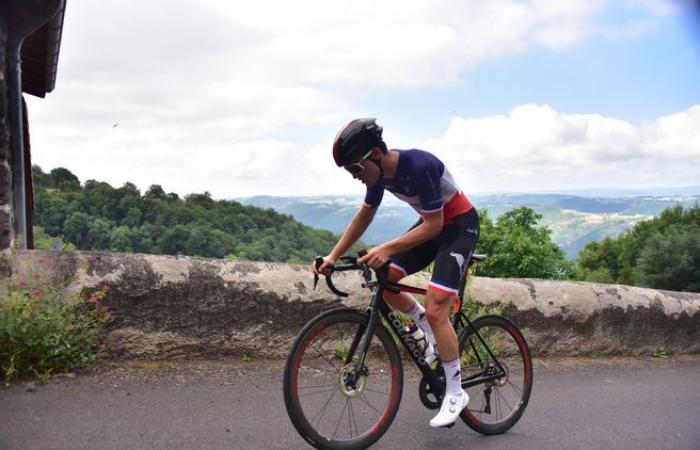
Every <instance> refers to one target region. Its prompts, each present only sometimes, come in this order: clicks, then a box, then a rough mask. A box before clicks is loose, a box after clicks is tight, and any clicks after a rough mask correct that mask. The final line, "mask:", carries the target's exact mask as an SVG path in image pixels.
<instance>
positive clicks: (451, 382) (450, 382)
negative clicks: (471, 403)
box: [442, 358, 464, 395]
mask: <svg viewBox="0 0 700 450" xmlns="http://www.w3.org/2000/svg"><path fill="white" fill-rule="evenodd" d="M442 366H443V367H444V368H445V381H446V386H445V391H446V394H447V395H463V394H464V391H463V390H462V371H461V369H462V367H461V364H460V361H459V358H455V359H453V360H451V361H443V362H442Z"/></svg>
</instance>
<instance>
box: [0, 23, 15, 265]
mask: <svg viewBox="0 0 700 450" xmlns="http://www.w3.org/2000/svg"><path fill="white" fill-rule="evenodd" d="M8 106H9V92H8V89H7V27H6V25H5V23H4V22H3V20H2V19H1V18H0V253H2V252H3V251H5V250H7V249H8V248H10V247H11V246H12V239H13V234H14V233H13V232H12V227H13V225H12V223H13V216H12V170H11V169H10V158H11V156H10V155H11V152H10V133H9V127H10V118H9V116H8V114H9V113H8Z"/></svg>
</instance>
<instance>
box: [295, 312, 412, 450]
mask: <svg viewBox="0 0 700 450" xmlns="http://www.w3.org/2000/svg"><path fill="white" fill-rule="evenodd" d="M368 323H369V315H368V314H367V313H363V312H360V311H357V310H355V309H351V308H338V309H334V310H330V311H327V312H325V313H321V314H319V315H318V316H316V317H315V318H313V319H312V320H311V321H309V322H308V323H307V324H306V325H305V326H304V328H302V330H301V331H300V332H299V334H298V336H297V338H296V340H295V341H294V344H293V345H292V348H291V351H290V353H289V356H288V357H287V361H286V364H285V368H284V380H283V384H284V403H285V406H286V408H287V414H288V415H289V418H290V420H291V422H292V424H293V425H294V428H295V429H296V430H297V432H298V433H299V434H300V435H301V436H302V437H303V438H304V439H305V440H306V441H307V442H308V443H309V444H311V445H312V446H314V447H316V448H318V449H323V450H326V449H328V450H360V449H365V448H367V447H369V446H370V445H372V444H374V443H375V442H376V441H377V440H379V438H381V437H382V435H383V434H384V433H385V432H386V431H387V430H388V429H389V426H390V425H391V423H392V422H393V420H394V418H395V417H396V413H397V411H398V409H399V404H400V402H401V395H402V392H403V370H402V366H401V357H400V354H399V351H398V348H397V347H396V344H395V342H394V340H393V339H392V336H391V334H390V333H389V331H387V329H386V328H385V326H384V325H383V324H382V323H381V321H380V322H379V323H378V324H377V327H376V330H375V333H374V336H373V337H372V345H371V347H370V350H369V351H368V356H367V360H366V363H365V365H366V366H367V367H368V371H369V373H368V374H367V375H366V376H365V377H364V378H365V380H364V381H362V382H361V383H360V382H358V385H360V384H361V385H362V387H361V388H359V394H358V393H355V391H352V390H350V392H348V388H347V387H345V388H344V387H343V386H344V385H343V381H342V380H343V375H344V374H346V373H348V372H347V370H349V369H348V367H350V366H352V365H353V364H352V360H353V358H354V357H355V355H353V354H351V353H354V352H353V351H352V341H353V338H354V335H356V334H358V330H361V333H362V335H363V336H364V334H365V333H364V330H365V329H366V327H367V324H368ZM347 334H351V335H352V336H346V335H347ZM324 337H327V339H328V340H327V342H325V344H327V345H326V348H324V342H323V341H322V339H323V338H324ZM362 339H363V340H364V338H362ZM319 342H320V343H319ZM349 342H350V346H349V347H350V348H349V349H348V352H347V354H343V352H342V351H341V352H340V353H339V351H338V348H345V347H343V346H344V345H346V344H347V343H349ZM339 346H340V347H339ZM356 348H361V347H360V345H356ZM340 357H343V358H344V360H343V361H342V364H344V365H343V366H342V367H340V368H338V366H339V365H340V364H341V363H339V361H340ZM324 360H325V361H324ZM324 370H325V371H326V372H328V373H330V375H329V376H328V377H326V375H325V374H324V373H323V372H324ZM302 377H305V378H303V381H302ZM307 378H308V379H309V380H312V381H307ZM328 382H330V386H328V385H324V384H317V383H328ZM387 383H388V384H389V386H388V389H387V386H386V385H387ZM369 386H372V388H370V387H369ZM324 387H329V390H327V391H325V394H324V395H320V393H323V392H324V391H319V390H318V389H322V388H324ZM375 388H377V389H375ZM328 394H330V397H329V398H328V400H327V401H326V403H325V404H324V406H322V407H321V409H322V411H321V412H318V411H317V412H316V413H315V414H314V415H313V416H312V415H311V414H312V413H313V411H312V410H315V409H314V408H313V405H312V403H313V402H322V401H323V399H324V398H326V397H327V396H328ZM336 395H338V397H339V398H340V401H341V403H342V402H343V401H344V402H345V405H344V406H343V410H342V412H341V413H340V416H339V417H338V421H337V423H338V425H336V429H335V431H334V432H333V434H332V435H331V433H330V431H329V430H330V428H332V422H330V427H326V422H328V421H327V420H326V419H325V418H323V416H324V415H325V411H326V410H328V409H330V408H331V406H333V403H334V400H333V399H334V397H336ZM349 395H352V397H350V396H349ZM367 395H378V396H380V398H384V397H386V400H385V401H384V400H379V401H376V402H375V403H371V402H370V401H369V399H368V398H367ZM314 397H315V398H314ZM319 397H320V399H318V398H319ZM384 402H385V403H384ZM382 405H383V406H382ZM354 408H357V412H358V413H360V416H359V419H358V417H355V411H356V409H354ZM346 409H347V410H348V413H347V416H348V417H347V422H348V424H349V436H347V435H343V436H336V432H337V429H338V426H339V424H340V423H341V421H342V422H345V417H344V411H345V410H346ZM318 414H320V416H319V415H318ZM351 414H352V415H353V416H352V418H351ZM330 416H331V417H330V419H332V420H333V421H335V419H336V416H335V415H333V414H332V413H331V414H330ZM359 423H362V427H360V426H359V425H358V424H359ZM365 424H366V425H365ZM353 425H354V428H355V432H356V434H355V435H353ZM360 428H362V430H360Z"/></svg>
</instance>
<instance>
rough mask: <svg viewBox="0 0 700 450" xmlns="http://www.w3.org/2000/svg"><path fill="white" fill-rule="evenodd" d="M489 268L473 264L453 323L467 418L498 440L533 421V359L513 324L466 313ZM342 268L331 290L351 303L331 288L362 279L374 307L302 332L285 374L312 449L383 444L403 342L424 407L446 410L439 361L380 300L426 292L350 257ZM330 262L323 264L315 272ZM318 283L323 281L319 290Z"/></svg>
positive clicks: (318, 320)
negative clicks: (353, 276) (475, 272)
mask: <svg viewBox="0 0 700 450" xmlns="http://www.w3.org/2000/svg"><path fill="white" fill-rule="evenodd" d="M364 254H365V253H364V252H360V254H359V256H360V257H361V256H362V255H364ZM485 258H486V256H485V255H472V256H471V258H470V261H469V264H468V266H467V269H466V270H465V274H464V276H463V277H462V282H461V285H460V289H459V294H458V297H457V299H456V301H455V306H454V313H453V315H452V318H451V323H452V326H453V327H454V329H455V331H456V332H457V336H458V343H459V354H460V359H461V364H462V388H463V389H465V390H466V391H467V393H468V394H469V397H470V401H469V404H468V405H467V407H466V408H465V409H464V410H463V411H462V413H461V415H460V418H461V419H462V421H464V423H466V424H467V425H468V426H469V427H471V428H472V429H473V430H475V431H477V432H479V433H481V434H485V435H493V434H500V433H504V432H505V431H507V430H508V429H510V428H511V427H512V426H513V425H515V423H516V422H517V421H518V420H519V419H520V417H521V416H522V414H523V412H524V411H525V408H526V406H527V403H528V400H529V398H530V391H531V389H532V359H531V357H530V351H529V348H528V345H527V343H526V341H525V338H524V337H523V335H522V333H521V332H520V330H518V328H517V327H516V326H515V324H513V323H512V322H511V321H510V320H508V319H506V318H504V317H501V316H498V315H485V316H481V317H478V318H477V319H475V320H473V321H471V320H470V319H469V318H468V317H467V315H466V314H465V313H464V312H463V311H462V309H463V308H462V307H463V301H462V300H463V297H464V291H465V285H466V278H467V271H468V268H469V267H471V266H472V265H473V264H475V263H477V262H480V261H483V260H484V259H485ZM340 261H341V262H342V264H336V265H335V266H334V267H333V269H332V271H331V273H330V274H329V275H328V276H327V277H326V283H327V285H328V287H329V288H330V290H331V291H333V292H334V293H335V294H337V295H339V296H341V297H346V296H347V295H348V294H347V293H345V292H342V291H340V290H339V289H337V288H336V287H335V285H334V284H333V281H332V279H331V278H332V274H333V273H335V272H341V271H351V270H358V271H360V272H361V274H362V286H363V287H366V288H368V289H369V290H371V292H372V295H371V301H370V304H369V306H368V308H367V309H366V310H365V311H359V310H357V309H353V308H349V307H340V308H335V309H332V310H329V311H326V312H323V313H321V314H319V315H318V316H316V317H314V318H313V319H311V320H310V321H309V322H308V323H307V324H306V325H305V326H304V327H303V328H302V329H301V331H300V332H299V334H298V336H297V337H296V340H295V341H294V344H293V345H292V348H291V351H290V353H289V356H288V358H287V361H286V364H285V368H284V402H285V405H286V408H287V413H288V414H289V418H290V420H291V421H292V424H293V425H294V427H295V428H296V430H297V431H298V432H299V434H300V435H301V436H302V437H303V438H304V439H305V440H306V441H307V442H308V443H309V444H311V445H312V446H314V447H316V448H319V449H330V450H340V449H344V450H356V449H364V448H367V447H369V446H371V445H372V444H374V443H375V442H377V440H379V438H381V437H382V435H383V434H384V433H385V432H386V431H387V430H388V429H389V427H390V425H391V423H392V422H393V420H394V417H395V416H396V413H397V411H398V409H399V404H400V402H401V395H402V392H403V377H404V373H403V367H402V360H401V356H400V353H399V350H398V348H397V345H396V343H397V342H400V343H401V344H402V345H403V347H404V348H405V349H406V351H407V353H408V355H409V358H410V360H412V361H413V363H414V364H415V365H416V367H417V368H418V370H419V371H420V372H421V374H422V378H421V380H420V383H419V384H418V393H419V397H420V400H421V402H422V403H423V405H424V406H425V407H427V408H429V409H439V408H440V404H441V402H442V398H443V394H444V390H445V375H444V369H443V367H442V365H441V362H440V359H439V358H438V360H437V362H436V363H433V364H432V366H431V365H428V364H427V363H426V360H425V358H424V355H423V349H422V348H421V347H420V346H419V345H417V343H416V341H415V340H414V339H413V338H412V336H411V335H410V333H408V331H407V328H406V324H405V323H404V321H403V320H402V318H401V316H399V315H398V314H397V313H396V312H394V311H393V310H392V309H391V308H390V307H389V306H388V304H387V303H386V301H385V300H384V298H383V295H382V294H383V291H384V290H387V291H390V292H409V293H413V294H418V295H425V294H426V290H425V289H421V288H417V287H412V286H408V285H405V284H401V283H390V282H389V281H388V278H387V268H386V267H384V268H383V269H381V270H377V271H374V270H372V269H371V268H370V267H369V266H367V264H362V265H358V264H357V258H356V257H352V256H343V257H342V258H340ZM322 262H323V259H322V258H317V259H316V266H317V267H319V266H320V264H321V263H322ZM317 282H318V276H317V275H316V276H315V280H314V288H315V287H316V284H317ZM438 350H439V349H438ZM452 425H454V424H452ZM452 425H450V426H452Z"/></svg>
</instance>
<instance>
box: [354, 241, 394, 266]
mask: <svg viewBox="0 0 700 450" xmlns="http://www.w3.org/2000/svg"><path fill="white" fill-rule="evenodd" d="M390 256H391V255H390V254H389V251H388V250H387V249H386V247H384V246H383V245H379V246H377V247H374V248H373V249H371V250H370V251H368V252H367V254H366V255H365V256H363V257H362V258H360V259H358V260H357V264H364V263H367V265H368V266H370V267H371V268H373V269H379V268H380V267H382V266H384V265H385V264H386V263H388V262H389V257H390Z"/></svg>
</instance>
